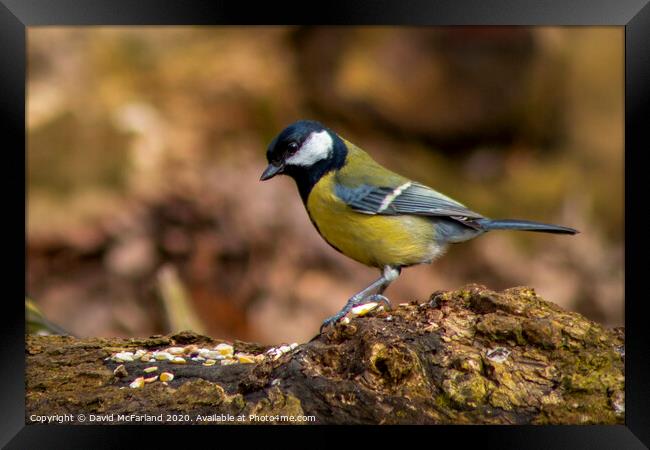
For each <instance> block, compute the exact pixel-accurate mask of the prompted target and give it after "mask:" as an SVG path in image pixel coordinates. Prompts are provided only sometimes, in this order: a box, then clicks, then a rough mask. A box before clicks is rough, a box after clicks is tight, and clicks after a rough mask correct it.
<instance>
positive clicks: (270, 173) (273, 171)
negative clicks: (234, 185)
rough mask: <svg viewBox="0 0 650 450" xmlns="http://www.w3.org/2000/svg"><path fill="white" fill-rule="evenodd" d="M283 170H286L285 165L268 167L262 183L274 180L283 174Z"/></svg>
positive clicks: (261, 179)
mask: <svg viewBox="0 0 650 450" xmlns="http://www.w3.org/2000/svg"><path fill="white" fill-rule="evenodd" d="M282 169H284V164H282V165H280V166H274V165H273V164H269V165H268V167H267V168H266V169H264V172H263V173H262V176H261V177H260V181H266V180H268V179H270V178H273V177H274V176H276V175H277V174H279V173H282Z"/></svg>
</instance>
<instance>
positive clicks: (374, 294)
mask: <svg viewBox="0 0 650 450" xmlns="http://www.w3.org/2000/svg"><path fill="white" fill-rule="evenodd" d="M266 157H267V160H268V163H269V165H268V166H267V168H266V170H264V172H263V173H262V176H261V178H260V180H261V181H264V180H268V179H270V178H273V177H274V176H276V175H278V174H284V175H288V176H290V177H292V178H293V179H294V180H295V182H296V185H297V187H298V192H299V193H300V197H301V198H302V201H303V203H304V205H305V208H306V209H307V213H308V214H309V218H310V219H311V222H312V223H313V224H314V226H315V227H316V230H317V231H318V232H319V233H320V235H321V236H322V237H323V238H324V239H325V241H327V243H329V244H330V245H331V246H332V247H334V248H335V249H336V250H338V251H339V252H341V253H343V254H344V255H346V256H348V257H350V258H352V259H354V260H356V261H358V262H360V263H362V264H365V265H367V266H370V267H376V268H378V269H380V271H381V276H380V277H379V278H378V279H377V280H376V281H374V282H373V283H371V284H370V285H369V286H368V287H366V288H365V289H363V290H362V291H360V292H358V293H357V294H355V295H353V296H352V297H351V298H350V299H349V300H348V301H347V303H346V304H345V306H344V307H343V308H342V309H341V310H340V311H339V312H338V313H336V314H335V315H333V316H332V317H329V318H328V319H326V320H325V321H324V322H323V325H322V326H321V332H322V330H323V328H324V327H326V326H327V325H329V324H332V323H335V322H336V321H338V320H339V319H341V318H342V317H344V316H345V315H346V314H347V313H348V312H349V311H350V310H351V309H352V308H354V307H355V306H357V305H360V304H363V303H366V302H369V301H378V302H383V303H386V304H387V305H388V306H390V303H389V302H388V299H387V298H386V297H384V296H383V295H382V294H383V292H384V290H385V289H386V288H387V287H388V285H389V284H390V283H391V282H393V281H394V280H395V279H396V278H397V277H398V276H399V274H400V272H401V270H402V268H404V267H408V266H413V265H416V264H424V263H431V262H432V261H433V260H435V259H436V258H438V257H439V256H441V255H442V254H443V253H444V252H445V250H446V248H447V247H448V245H449V244H455V243H458V242H464V241H467V240H469V239H473V238H475V237H477V236H480V235H481V234H483V233H485V232H487V231H491V230H524V231H540V232H544V233H559V234H575V233H577V230H574V229H573V228H568V227H563V226H559V225H550V224H545V223H539V222H530V221H526V220H512V219H507V220H492V219H488V218H487V217H484V216H482V215H481V214H479V213H476V212H474V211H471V210H470V209H468V208H467V207H466V206H465V205H463V204H461V203H459V202H457V201H456V200H453V199H451V198H449V197H447V196H446V195H443V194H441V193H440V192H437V191H435V190H433V189H432V188H430V187H428V186H425V185H423V184H420V183H418V182H417V181H412V180H409V179H407V178H405V177H403V176H401V175H398V174H396V173H394V172H391V171H390V170H388V169H386V168H384V167H383V166H381V165H379V164H378V163H377V162H375V161H374V160H373V159H372V158H371V157H370V156H369V155H368V154H367V153H366V152H364V151H363V150H361V149H360V148H359V147H357V146H356V145H354V144H352V143H351V142H349V141H347V140H345V139H343V138H342V137H340V136H339V135H337V134H336V133H335V132H333V131H332V130H330V129H329V128H327V127H325V126H323V125H322V124H320V123H319V122H316V121H311V120H301V121H298V122H295V123H294V124H292V125H290V126H288V127H287V128H285V129H284V130H283V131H282V132H281V133H280V134H279V135H278V136H277V137H275V139H273V141H272V142H271V143H270V144H269V147H268V150H267V152H266Z"/></svg>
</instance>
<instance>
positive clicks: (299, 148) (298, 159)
mask: <svg viewBox="0 0 650 450" xmlns="http://www.w3.org/2000/svg"><path fill="white" fill-rule="evenodd" d="M345 154H346V149H345V144H344V143H343V141H342V140H341V138H340V137H338V136H337V135H336V133H334V132H333V131H331V130H329V129H328V128H326V127H325V126H323V125H322V124H320V123H319V122H316V121H312V120H300V121H298V122H295V123H293V124H291V125H289V126H288V127H287V128H285V129H284V130H282V132H281V133H280V134H278V135H277V136H276V137H275V139H273V141H271V143H270V144H269V148H268V150H267V151H266V159H267V160H268V162H269V165H268V166H267V168H266V170H264V173H262V176H261V178H260V180H262V181H264V180H268V179H270V178H273V177H274V176H276V175H278V174H286V175H289V176H291V177H293V178H295V179H298V178H302V177H305V176H309V177H310V178H312V177H315V176H320V175H322V173H324V172H326V171H327V170H330V169H331V168H333V167H335V166H336V165H337V164H339V163H340V162H341V161H342V160H344V159H345Z"/></svg>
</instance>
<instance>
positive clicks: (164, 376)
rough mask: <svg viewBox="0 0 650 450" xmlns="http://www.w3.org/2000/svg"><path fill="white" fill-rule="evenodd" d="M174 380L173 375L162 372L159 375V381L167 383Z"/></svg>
mask: <svg viewBox="0 0 650 450" xmlns="http://www.w3.org/2000/svg"><path fill="white" fill-rule="evenodd" d="M173 379H174V374H173V373H171V372H163V373H161V374H160V381H162V382H167V381H172V380H173Z"/></svg>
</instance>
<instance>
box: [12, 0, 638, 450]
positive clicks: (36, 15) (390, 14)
mask: <svg viewBox="0 0 650 450" xmlns="http://www.w3.org/2000/svg"><path fill="white" fill-rule="evenodd" d="M648 1H649V0H579V1H576V0H573V1H564V2H561V1H556V2H551V1H549V0H492V1H489V2H488V1H486V0H443V1H433V0H403V1H400V2H397V1H392V2H389V1H386V0H374V1H373V0H363V1H347V2H346V1H345V0H343V1H340V0H337V1H327V2H319V3H318V4H315V3H303V4H302V6H300V7H299V6H298V4H293V3H289V2H264V3H263V2H259V4H251V3H249V2H242V1H240V2H236V1H228V2H226V1H219V2H217V1H206V0H140V1H127V0H112V1H106V0H38V1H37V0H0V55H2V57H1V58H0V64H1V66H0V67H1V68H0V127H1V129H2V131H3V133H2V137H3V142H5V144H4V145H3V148H4V150H5V151H4V152H3V159H4V162H5V163H4V164H3V167H4V170H3V176H2V177H0V179H1V180H2V182H1V183H2V184H1V186H2V189H1V191H0V192H1V193H2V197H1V198H3V199H4V201H8V202H9V203H10V206H11V207H12V208H11V210H7V211H11V212H8V213H7V214H5V216H4V220H3V221H2V222H3V224H4V225H5V226H6V227H7V232H5V233H4V234H2V238H3V243H4V244H5V245H4V246H3V247H4V248H5V249H7V250H9V251H6V252H4V259H5V263H6V264H5V265H4V266H5V269H4V270H3V272H2V273H3V275H4V277H3V278H4V280H5V281H6V283H5V286H8V287H10V289H9V290H8V291H7V290H4V291H3V294H4V295H3V303H2V305H3V314H2V321H3V322H4V323H3V326H2V327H1V328H0V333H2V340H1V341H0V342H1V343H2V363H1V365H0V366H1V368H2V369H1V370H2V372H1V373H2V377H1V378H0V380H2V381H1V382H0V392H1V395H0V399H2V408H0V445H3V446H5V445H6V448H17V449H25V448H29V449H31V448H39V449H41V448H122V447H125V446H126V447H131V446H132V445H133V446H135V445H136V444H135V442H136V440H134V439H135V437H136V436H138V435H140V436H145V437H146V438H147V443H148V444H147V445H149V446H151V447H152V448H155V447H156V446H157V445H158V443H159V442H163V443H164V442H165V441H167V440H168V439H169V437H170V436H171V435H172V433H173V435H174V437H175V438H180V439H183V440H185V439H189V438H190V436H197V435H204V433H211V434H212V436H213V437H212V439H214V435H215V433H216V431H215V430H214V427H189V428H188V427H180V426H176V427H160V426H154V428H151V429H149V430H146V429H145V430H143V426H129V427H125V426H116V427H106V426H83V427H82V426H66V425H29V426H26V425H25V386H24V368H25V362H24V358H25V339H24V316H23V314H24V310H23V306H22V301H21V300H20V297H21V295H23V296H24V292H23V293H22V294H21V293H20V292H14V290H15V291H18V288H17V287H15V286H17V285H18V283H17V280H19V279H20V274H19V273H18V270H19V266H20V265H21V264H20V263H22V266H23V268H25V264H26V261H25V249H26V241H25V247H23V246H22V245H21V244H20V241H19V239H18V238H17V236H18V235H20V234H21V233H25V217H26V213H25V211H26V197H22V199H21V197H20V196H19V195H18V193H19V192H25V189H26V178H25V177H26V167H25V153H24V152H25V149H26V147H25V143H26V142H25V140H26V137H25V129H26V128H25V125H26V124H25V117H26V116H25V108H26V104H25V95H26V86H25V76H26V63H27V61H26V44H27V27H36V26H46V25H57V26H73V25H207V24H211V25H224V24H241V25H255V24H313V25H317V24H318V25H334V24H355V25H370V24H376V25H406V24H408V25H419V26H427V25H430V26H433V25H563V26H588V25H600V26H603V25H609V26H619V27H625V192H626V195H625V199H621V201H624V202H625V224H626V225H625V236H626V251H625V292H626V302H625V325H626V365H625V370H626V416H625V425H624V426H539V427H533V426H524V427H518V426H510V427H495V426H482V427H477V426H475V427H465V426H463V427H459V426H456V427H443V426H439V427H410V428H409V429H408V430H404V429H403V427H380V428H377V429H373V430H372V433H369V432H368V429H367V428H364V429H363V430H357V429H353V430H351V429H350V427H347V428H340V427H305V428H302V429H301V430H302V431H303V432H301V433H299V434H298V433H297V430H296V428H295V427H291V428H284V427H280V428H274V429H273V430H272V432H273V433H274V434H276V437H274V438H273V439H277V442H278V443H280V442H283V443H287V442H288V440H290V441H293V442H295V443H300V442H302V443H304V444H305V445H311V444H313V443H315V442H319V441H315V440H314V437H315V436H314V435H313V433H317V435H320V434H322V435H323V437H324V438H328V437H329V438H330V439H331V440H330V445H338V444H336V439H335V438H334V435H335V433H336V432H338V431H340V430H343V431H346V432H348V434H354V435H357V436H358V437H360V438H362V439H364V440H365V441H366V445H369V444H370V440H372V439H377V438H379V439H383V438H384V436H385V435H387V434H395V435H396V437H397V438H398V439H400V440H402V441H403V440H404V439H408V441H403V442H413V443H415V442H416V439H417V440H423V442H428V443H429V444H430V445H445V444H444V443H443V442H444V441H441V440H440V439H441V438H445V439H448V440H451V442H454V444H453V445H454V447H458V445H459V443H460V445H462V444H464V443H467V442H470V441H473V442H476V443H479V442H482V443H483V446H484V447H485V444H487V447H488V448H491V447H495V448H517V449H522V448H539V449H549V448H571V449H579V448H585V449H586V448H589V449H596V448H612V449H633V448H645V447H646V446H650V419H649V414H648V412H649V408H648V406H649V404H650V383H647V382H646V380H649V379H650V351H649V350H648V348H649V347H648V345H649V344H650V343H649V339H648V336H649V334H650V333H649V332H648V330H649V329H650V327H648V326H647V324H646V321H647V319H646V318H647V317H648V316H647V314H644V312H645V304H646V303H647V300H646V299H645V297H646V295H643V294H644V291H643V286H644V284H643V271H644V270H645V267H644V266H643V265H642V264H643V261H644V259H645V258H644V256H645V253H644V252H645V251H646V246H645V245H643V244H645V242H644V240H643V239H642V238H643V234H644V231H645V228H647V227H646V226H645V225H646V221H645V220H642V218H641V217H639V215H640V213H639V212H638V211H639V210H640V209H641V208H642V207H643V205H644V204H645V203H646V202H645V201H644V197H646V196H647V194H645V193H646V192H647V187H646V186H645V184H644V183H641V181H642V176H643V175H642V171H644V169H645V167H644V166H645V165H644V164H643V160H642V158H643V151H644V150H646V151H647V150H648V149H650V142H649V139H648V131H647V128H648V125H650V119H649V118H650V99H649V96H648V91H649V89H648V87H649V86H650V83H649V82H648V81H646V80H650V6H648ZM21 228H22V229H21ZM14 236H15V237H14ZM628 243H629V244H630V245H628ZM14 272H15V273H14ZM23 291H24V289H23ZM199 428H200V429H199ZM154 429H155V431H156V432H155V433H152V432H151V431H154ZM224 430H225V429H224ZM268 430H269V428H268V427H252V429H251V427H245V428H244V427H240V428H228V431H227V432H228V434H230V433H236V434H237V435H238V437H237V440H235V441H234V442H240V443H241V442H242V441H241V440H239V439H248V437H247V436H250V435H251V434H257V433H259V432H260V431H263V432H267V431H268ZM304 431H307V432H308V433H309V434H308V433H305V432H304ZM221 432H222V433H223V432H225V431H221ZM404 433H408V437H407V435H406V434H404ZM229 437H230V436H229ZM220 439H225V437H223V435H222V437H221V438H220ZM213 442H215V445H216V443H217V441H213ZM222 442H223V443H225V442H226V441H222ZM322 442H323V443H324V444H325V443H326V442H327V441H322ZM131 444H132V445H131ZM229 445H236V444H234V443H233V444H229ZM283 445H285V444H283ZM407 445H408V444H407ZM301 446H302V445H301Z"/></svg>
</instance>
